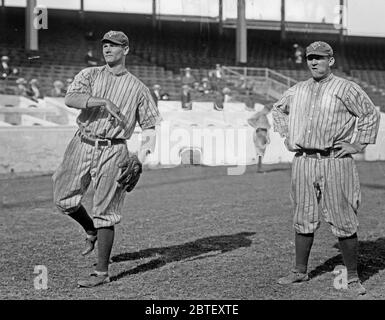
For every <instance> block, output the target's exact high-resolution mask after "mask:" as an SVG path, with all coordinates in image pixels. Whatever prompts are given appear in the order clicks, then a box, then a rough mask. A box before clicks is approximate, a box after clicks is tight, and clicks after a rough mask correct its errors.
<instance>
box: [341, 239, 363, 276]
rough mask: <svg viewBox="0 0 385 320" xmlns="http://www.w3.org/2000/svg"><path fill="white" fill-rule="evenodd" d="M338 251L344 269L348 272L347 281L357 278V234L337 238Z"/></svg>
mask: <svg viewBox="0 0 385 320" xmlns="http://www.w3.org/2000/svg"><path fill="white" fill-rule="evenodd" d="M338 242H339V244H340V249H341V253H342V257H343V259H344V263H345V266H346V269H347V271H348V279H352V278H356V277H358V273H357V256H358V238H357V233H355V234H353V235H352V236H350V237H347V238H338Z"/></svg>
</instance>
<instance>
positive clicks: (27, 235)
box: [0, 162, 385, 300]
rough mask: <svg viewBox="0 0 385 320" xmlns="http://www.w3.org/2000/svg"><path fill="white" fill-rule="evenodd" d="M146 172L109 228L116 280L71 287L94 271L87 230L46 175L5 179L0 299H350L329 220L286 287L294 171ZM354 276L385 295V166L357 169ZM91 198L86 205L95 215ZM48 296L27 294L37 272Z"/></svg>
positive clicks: (0, 210)
mask: <svg viewBox="0 0 385 320" xmlns="http://www.w3.org/2000/svg"><path fill="white" fill-rule="evenodd" d="M265 168H266V171H267V172H266V173H265V174H257V173H256V167H255V166H249V167H248V168H247V172H246V173H245V174H244V175H241V176H228V175H227V174H226V168H224V167H212V168H210V167H199V166H194V167H178V168H174V169H160V170H149V171H145V172H144V174H143V175H142V178H141V180H140V182H139V184H138V186H137V188H136V189H135V190H134V191H133V192H132V193H131V194H130V195H129V196H128V197H127V198H126V202H125V206H124V211H125V214H124V217H123V221H122V222H121V224H119V225H118V226H117V227H116V230H117V232H116V241H115V246H114V249H113V253H112V259H113V261H114V262H113V263H112V264H111V269H110V271H111V275H112V279H113V280H114V281H112V282H111V283H109V284H107V285H104V286H101V287H97V288H94V289H78V288H77V287H76V281H77V280H78V279H79V277H81V276H85V275H87V274H88V273H89V272H91V271H92V270H93V264H94V262H95V261H96V255H95V253H92V254H91V255H90V256H89V257H86V258H84V257H82V256H81V255H80V251H81V249H82V247H83V241H84V234H83V232H82V230H81V229H80V227H78V226H77V225H76V224H75V223H74V222H73V221H71V220H70V219H69V218H68V217H66V216H64V215H61V214H58V213H56V210H55V208H54V206H53V204H52V184H51V177H50V175H44V176H30V177H17V176H14V177H10V178H7V179H5V178H4V177H3V178H2V179H0V186H1V189H0V191H1V192H0V197H1V198H0V228H1V230H0V243H1V262H0V273H1V276H2V283H1V290H0V299H134V300H136V299H140V300H141V299H253V300H254V299H350V297H348V296H346V295H345V294H344V293H343V292H341V291H337V290H336V289H334V287H333V279H334V275H332V273H331V271H332V270H333V269H334V267H335V266H336V265H338V264H341V263H342V258H341V255H340V253H339V250H338V245H337V241H336V239H335V238H334V236H333V235H332V234H331V232H330V229H329V228H328V226H327V225H326V224H325V223H322V226H321V228H320V230H319V231H318V233H317V234H316V240H315V244H314V247H313V250H312V254H311V257H310V266H309V270H310V271H311V272H310V275H311V279H310V281H308V282H306V283H303V284H298V285H293V286H289V287H282V286H280V285H278V284H276V279H277V278H278V277H279V276H281V275H283V274H285V273H286V272H287V271H288V270H289V269H290V268H291V267H292V263H293V253H294V244H293V239H294V237H293V230H292V224H291V221H292V216H291V211H290V206H291V203H290V198H289V193H288V190H289V187H290V165H288V164H280V165H269V166H266V167H265ZM358 168H359V173H360V178H361V185H362V193H363V195H362V201H363V203H362V206H361V209H360V223H361V224H360V231H359V240H360V255H359V271H360V274H361V278H362V280H363V281H364V285H365V286H366V288H367V289H368V291H369V295H368V296H367V298H369V299H384V298H385V272H384V269H385V216H384V209H385V200H384V191H385V164H384V163H383V162H372V163H368V162H366V163H364V162H360V163H358ZM91 200H92V192H89V193H88V194H87V196H86V198H85V202H84V203H85V206H86V208H89V207H90V203H91ZM38 265H44V266H45V267H46V268H47V271H48V284H47V285H48V289H46V290H36V289H35V288H34V278H35V277H36V276H37V274H34V268H35V266H38Z"/></svg>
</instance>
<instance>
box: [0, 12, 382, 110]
mask: <svg viewBox="0 0 385 320" xmlns="http://www.w3.org/2000/svg"><path fill="white" fill-rule="evenodd" d="M24 21H25V17H24V10H23V9H21V8H6V21H5V22H6V23H5V24H2V28H4V29H5V30H2V31H4V32H1V33H0V55H8V56H9V57H10V58H11V64H12V65H13V66H16V67H19V68H20V69H21V74H20V76H21V77H24V78H26V79H31V78H37V79H39V81H40V85H41V87H42V91H43V92H44V94H45V95H47V94H48V93H49V91H50V90H51V88H52V83H53V82H54V81H55V80H62V81H65V80H66V79H67V78H72V77H73V76H74V75H75V74H76V73H77V72H78V71H79V70H80V69H82V68H84V67H85V66H86V64H85V61H84V57H85V54H86V52H87V50H88V49H93V50H94V52H96V57H97V58H98V59H99V60H100V61H101V59H100V58H101V50H100V42H99V39H100V38H101V36H102V35H103V33H104V32H106V31H107V30H111V29H120V30H124V31H125V32H126V33H127V34H128V35H129V38H130V54H129V56H128V60H127V64H128V67H129V69H130V71H131V72H132V73H133V74H135V75H137V76H138V77H139V78H140V79H141V80H142V81H143V82H144V83H145V84H147V85H148V86H152V85H153V84H155V83H157V84H160V85H161V86H162V89H163V90H164V91H165V92H167V93H169V94H170V95H171V99H175V100H179V97H180V75H181V73H180V70H181V68H185V67H191V68H195V69H198V70H200V72H199V75H198V78H199V79H202V77H203V76H207V73H208V70H209V69H212V68H214V67H215V65H216V64H221V65H235V30H234V29H232V28H226V29H225V30H224V32H223V34H222V35H221V36H219V33H218V26H217V24H216V23H206V22H205V23H201V22H182V21H165V20H162V21H160V22H159V26H158V28H157V29H154V28H153V26H152V24H151V19H149V16H143V15H135V14H130V15H128V14H113V13H111V14H104V13H97V12H92V13H91V12H87V13H86V14H85V18H84V17H83V18H81V16H80V15H79V14H78V12H76V11H64V10H50V21H54V22H52V23H50V25H49V28H48V29H47V30H41V31H40V32H39V43H40V50H39V51H38V52H27V51H26V50H25V49H24V48H23V46H22V45H21V44H23V43H24V37H25V35H24V32H25V31H24ZM89 29H92V30H93V32H94V35H95V37H94V39H93V40H90V39H86V38H85V32H86V31H87V30H89ZM320 37H322V38H323V39H325V40H327V41H328V42H329V43H331V44H332V45H333V47H334V48H335V51H336V58H337V59H336V60H337V63H336V69H335V70H336V71H335V72H336V73H337V74H341V75H343V76H349V75H351V76H352V77H354V78H356V79H359V80H360V81H364V82H366V83H368V86H367V87H368V88H369V89H368V94H369V95H370V96H371V97H372V98H373V100H375V102H376V103H377V104H381V105H383V97H384V95H383V90H382V89H384V75H383V72H385V64H384V61H383V56H384V55H385V45H384V44H383V43H382V42H379V41H377V42H376V41H369V40H359V39H358V40H357V39H356V40H355V39H347V40H346V42H345V44H344V47H343V49H342V48H341V46H339V43H338V36H336V35H327V34H326V35H322V34H311V33H306V34H305V33H288V36H287V40H286V41H281V39H280V33H279V32H278V31H268V30H262V31H261V30H253V29H251V30H248V43H247V50H248V61H247V63H246V64H245V65H246V66H251V67H265V68H271V69H273V70H278V71H279V72H281V73H283V74H285V75H287V76H289V77H291V78H294V79H295V80H303V79H305V78H307V77H308V73H307V71H306V65H305V63H302V64H301V65H296V64H295V63H294V61H293V46H292V45H293V43H299V44H301V45H302V46H303V47H305V46H306V44H308V43H309V42H311V41H314V40H318V39H320ZM31 58H32V59H31ZM101 63H102V62H101ZM15 80H16V77H14V76H13V77H11V78H9V79H8V83H7V85H6V86H5V84H4V81H0V93H3V94H4V93H5V94H12V93H15V90H16V85H15V83H14V82H15ZM370 85H374V86H375V87H376V88H374V87H373V88H370ZM5 87H6V88H5ZM241 96H242V94H241ZM243 98H244V97H243ZM258 98H259V99H260V101H263V102H264V103H268V102H269V101H268V98H267V97H263V96H261V97H258ZM194 99H196V100H198V101H199V100H201V99H209V100H212V99H213V97H211V96H209V97H206V96H204V97H200V96H195V97H194Z"/></svg>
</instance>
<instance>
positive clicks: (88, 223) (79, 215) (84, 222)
mask: <svg viewBox="0 0 385 320" xmlns="http://www.w3.org/2000/svg"><path fill="white" fill-rule="evenodd" d="M68 215H69V216H70V217H71V218H72V219H74V220H75V221H76V222H78V223H79V224H80V225H81V226H82V227H83V229H84V230H85V231H86V233H87V234H89V235H93V236H94V235H96V229H95V227H94V223H93V221H92V218H91V217H90V216H89V215H88V213H87V211H86V209H85V208H84V207H83V206H82V205H80V207H79V209H78V210H76V211H75V212H72V213H70V214H68Z"/></svg>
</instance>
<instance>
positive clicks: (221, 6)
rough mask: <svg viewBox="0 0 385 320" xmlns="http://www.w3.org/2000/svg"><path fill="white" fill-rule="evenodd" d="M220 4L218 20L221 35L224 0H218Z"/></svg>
mask: <svg viewBox="0 0 385 320" xmlns="http://www.w3.org/2000/svg"><path fill="white" fill-rule="evenodd" d="M218 4H219V12H218V20H219V25H218V32H219V35H220V36H222V35H223V0H218Z"/></svg>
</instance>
